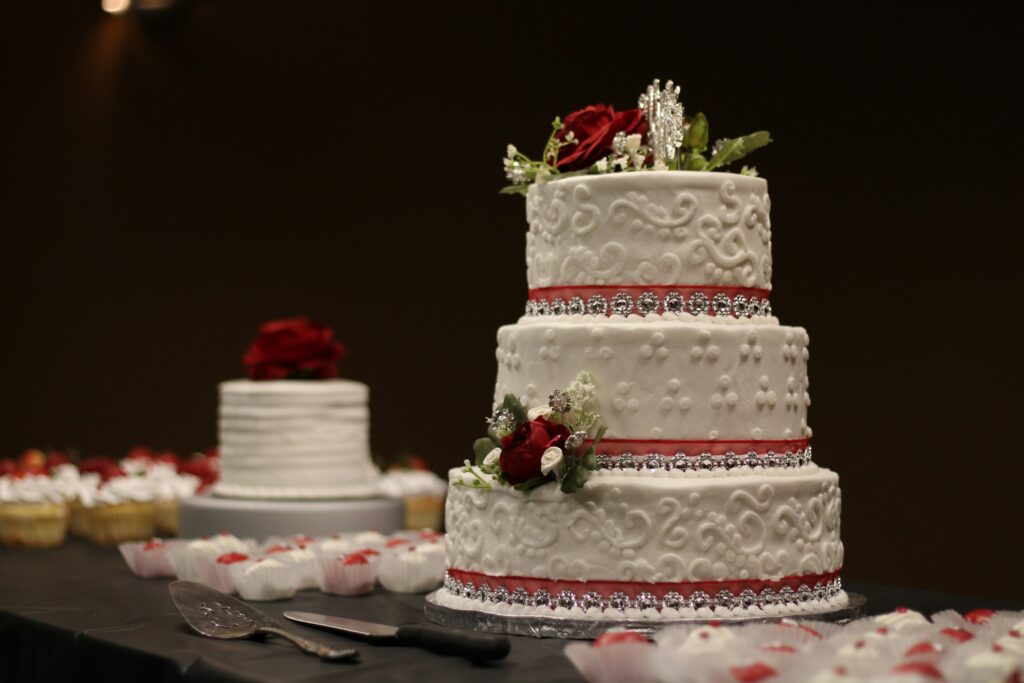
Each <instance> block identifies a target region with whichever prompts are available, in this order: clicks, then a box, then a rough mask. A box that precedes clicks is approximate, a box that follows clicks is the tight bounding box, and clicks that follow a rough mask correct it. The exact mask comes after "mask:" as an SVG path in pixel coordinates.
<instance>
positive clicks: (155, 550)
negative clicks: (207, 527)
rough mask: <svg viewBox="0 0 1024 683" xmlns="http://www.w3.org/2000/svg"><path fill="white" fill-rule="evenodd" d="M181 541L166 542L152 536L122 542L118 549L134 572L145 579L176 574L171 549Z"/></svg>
mask: <svg viewBox="0 0 1024 683" xmlns="http://www.w3.org/2000/svg"><path fill="white" fill-rule="evenodd" d="M180 543H182V542H181V541H171V542H170V543H168V542H165V541H163V540H161V539H159V538H152V539H150V540H148V541H131V542H128V543H121V544H120V545H118V546H117V549H118V550H119V551H121V557H123V558H124V561H125V562H127V563H128V568H129V569H131V570H132V574H135V576H139V577H142V578H144V579H152V578H157V577H164V576H174V567H172V566H171V559H170V549H171V548H172V547H174V546H175V544H180Z"/></svg>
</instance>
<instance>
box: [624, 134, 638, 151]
mask: <svg viewBox="0 0 1024 683" xmlns="http://www.w3.org/2000/svg"><path fill="white" fill-rule="evenodd" d="M640 142H641V137H640V134H639V133H633V134H632V135H627V136H626V146H625V150H626V151H627V152H629V153H630V154H635V153H636V151H637V150H638V149H640Z"/></svg>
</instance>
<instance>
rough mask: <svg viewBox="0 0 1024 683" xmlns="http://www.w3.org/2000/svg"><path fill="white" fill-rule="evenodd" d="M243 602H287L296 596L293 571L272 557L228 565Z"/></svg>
mask: <svg viewBox="0 0 1024 683" xmlns="http://www.w3.org/2000/svg"><path fill="white" fill-rule="evenodd" d="M228 571H229V573H230V574H231V578H232V580H234V582H235V588H236V589H238V595H239V596H240V597H241V598H242V599H243V600H285V599H287V598H290V597H292V596H293V595H295V582H294V579H293V578H292V574H293V570H292V568H291V567H287V566H285V564H284V563H283V562H279V561H278V560H276V559H274V558H273V557H272V556H271V557H264V558H262V559H259V560H250V561H248V562H238V563H235V564H230V565H228Z"/></svg>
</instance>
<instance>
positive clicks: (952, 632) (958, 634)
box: [939, 627, 974, 643]
mask: <svg viewBox="0 0 1024 683" xmlns="http://www.w3.org/2000/svg"><path fill="white" fill-rule="evenodd" d="M939 633H941V634H942V635H944V636H949V637H950V638H952V639H953V640H956V641H959V642H961V643H966V642H967V641H968V640H971V639H973V638H974V634H973V633H971V632H970V631H968V630H966V629H962V628H952V627H950V628H944V629H942V630H941V631H939Z"/></svg>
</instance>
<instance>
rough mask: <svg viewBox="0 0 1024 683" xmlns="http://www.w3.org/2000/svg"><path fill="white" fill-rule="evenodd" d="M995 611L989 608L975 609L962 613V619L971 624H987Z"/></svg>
mask: <svg viewBox="0 0 1024 683" xmlns="http://www.w3.org/2000/svg"><path fill="white" fill-rule="evenodd" d="M993 614H995V611H993V610H990V609H976V610H974V611H973V612H968V613H967V614H965V615H964V619H966V620H967V621H969V622H970V623H972V624H987V623H988V622H989V621H991V619H992V615H993Z"/></svg>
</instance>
